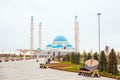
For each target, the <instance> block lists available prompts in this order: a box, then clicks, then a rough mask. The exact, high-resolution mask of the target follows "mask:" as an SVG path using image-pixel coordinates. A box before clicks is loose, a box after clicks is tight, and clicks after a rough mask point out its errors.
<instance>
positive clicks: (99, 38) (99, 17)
mask: <svg viewBox="0 0 120 80" xmlns="http://www.w3.org/2000/svg"><path fill="white" fill-rule="evenodd" d="M97 15H98V48H99V56H100V15H101V13H97Z"/></svg>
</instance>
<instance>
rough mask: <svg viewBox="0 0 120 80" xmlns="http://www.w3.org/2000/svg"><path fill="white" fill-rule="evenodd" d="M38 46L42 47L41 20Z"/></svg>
mask: <svg viewBox="0 0 120 80" xmlns="http://www.w3.org/2000/svg"><path fill="white" fill-rule="evenodd" d="M38 38H39V40H38V47H39V48H41V22H40V23H39V33H38Z"/></svg>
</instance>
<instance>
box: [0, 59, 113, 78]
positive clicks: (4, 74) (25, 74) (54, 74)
mask: <svg viewBox="0 0 120 80" xmlns="http://www.w3.org/2000/svg"><path fill="white" fill-rule="evenodd" d="M0 80H113V79H110V78H106V77H101V78H90V77H84V76H80V75H78V73H73V72H66V71H60V70H53V69H40V68H39V63H37V62H36V60H23V61H9V62H2V63H0Z"/></svg>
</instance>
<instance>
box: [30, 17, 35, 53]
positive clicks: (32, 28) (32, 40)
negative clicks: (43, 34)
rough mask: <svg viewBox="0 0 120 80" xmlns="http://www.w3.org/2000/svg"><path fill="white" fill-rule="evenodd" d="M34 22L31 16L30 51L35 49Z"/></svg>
mask: <svg viewBox="0 0 120 80" xmlns="http://www.w3.org/2000/svg"><path fill="white" fill-rule="evenodd" d="M33 25H34V22H33V16H31V22H30V26H31V28H30V50H33V49H34V34H33V33H34V26H33ZM31 53H32V52H31Z"/></svg>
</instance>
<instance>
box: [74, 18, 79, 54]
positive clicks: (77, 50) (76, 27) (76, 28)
mask: <svg viewBox="0 0 120 80" xmlns="http://www.w3.org/2000/svg"><path fill="white" fill-rule="evenodd" d="M78 52H79V22H78V21H77V16H75V53H78Z"/></svg>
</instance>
